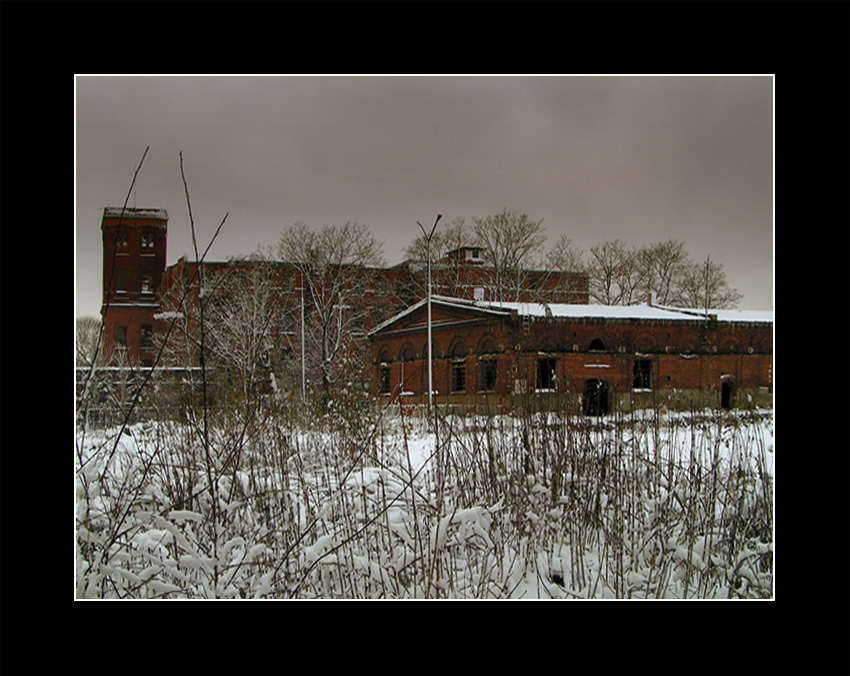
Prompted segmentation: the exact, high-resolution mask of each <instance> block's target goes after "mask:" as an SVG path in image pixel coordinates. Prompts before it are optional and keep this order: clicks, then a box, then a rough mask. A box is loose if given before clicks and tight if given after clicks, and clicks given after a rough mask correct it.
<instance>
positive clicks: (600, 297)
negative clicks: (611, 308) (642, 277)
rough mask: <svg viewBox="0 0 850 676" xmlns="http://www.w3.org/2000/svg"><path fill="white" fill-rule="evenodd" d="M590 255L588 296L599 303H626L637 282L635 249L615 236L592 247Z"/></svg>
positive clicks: (633, 292) (632, 294)
mask: <svg viewBox="0 0 850 676" xmlns="http://www.w3.org/2000/svg"><path fill="white" fill-rule="evenodd" d="M590 256H591V260H590V265H589V269H588V271H589V273H590V294H591V298H592V299H593V300H594V301H595V302H597V303H601V304H602V305H628V304H629V303H630V302H631V300H632V298H633V296H634V295H635V292H636V289H637V288H638V287H639V284H640V282H639V280H638V279H637V278H636V275H635V272H636V269H637V265H636V259H637V257H636V254H635V252H634V250H633V249H630V248H628V247H627V246H626V245H625V244H624V243H623V242H621V241H620V240H619V239H615V240H614V241H607V242H603V243H602V244H597V245H596V246H593V247H591V248H590Z"/></svg>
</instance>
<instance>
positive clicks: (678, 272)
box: [637, 239, 688, 305]
mask: <svg viewBox="0 0 850 676" xmlns="http://www.w3.org/2000/svg"><path fill="white" fill-rule="evenodd" d="M687 264H688V254H687V252H686V251H685V245H684V244H683V243H682V242H679V241H677V240H672V239H671V240H667V241H666V242H658V243H656V244H649V245H647V246H645V247H643V248H641V249H640V250H639V251H638V252H637V266H638V268H639V269H640V274H639V278H640V280H641V283H642V284H643V288H642V289H641V290H642V291H643V294H644V297H648V296H649V295H650V294H654V295H655V300H656V302H658V303H660V304H662V305H669V304H672V303H673V302H675V299H676V293H677V288H678V285H679V284H680V283H681V279H682V273H683V271H684V269H685V266H686V265H687Z"/></svg>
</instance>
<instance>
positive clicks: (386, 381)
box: [378, 364, 391, 394]
mask: <svg viewBox="0 0 850 676" xmlns="http://www.w3.org/2000/svg"><path fill="white" fill-rule="evenodd" d="M380 368H381V370H380V374H379V381H378V384H379V386H380V390H381V394H389V393H390V389H391V388H390V365H389V364H381V367H380Z"/></svg>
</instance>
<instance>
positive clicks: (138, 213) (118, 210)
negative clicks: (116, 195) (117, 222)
mask: <svg viewBox="0 0 850 676" xmlns="http://www.w3.org/2000/svg"><path fill="white" fill-rule="evenodd" d="M122 213H123V214H124V220H127V221H132V220H137V219H145V220H155V221H167V220H168V212H167V211H166V210H165V209H150V208H147V209H142V208H140V209H136V208H130V207H127V208H126V209H124V208H122V207H104V209H103V219H104V220H106V219H107V218H108V219H114V218H121V214H122Z"/></svg>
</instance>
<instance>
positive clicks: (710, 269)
mask: <svg viewBox="0 0 850 676" xmlns="http://www.w3.org/2000/svg"><path fill="white" fill-rule="evenodd" d="M742 297H743V296H742V295H741V294H740V293H738V291H737V290H735V289H733V288H732V287H730V286H729V284H728V282H727V281H726V273H725V272H724V270H723V266H722V265H721V264H719V263H712V262H711V260H710V259H708V258H707V259H706V261H705V263H702V264H701V263H689V264H688V265H686V266H684V268H683V270H682V279H681V282H680V284H679V289H678V294H677V298H676V300H677V302H676V303H675V304H676V305H681V306H682V307H690V308H705V309H711V308H734V307H737V305H738V303H739V302H740V301H741V298H742Z"/></svg>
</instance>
